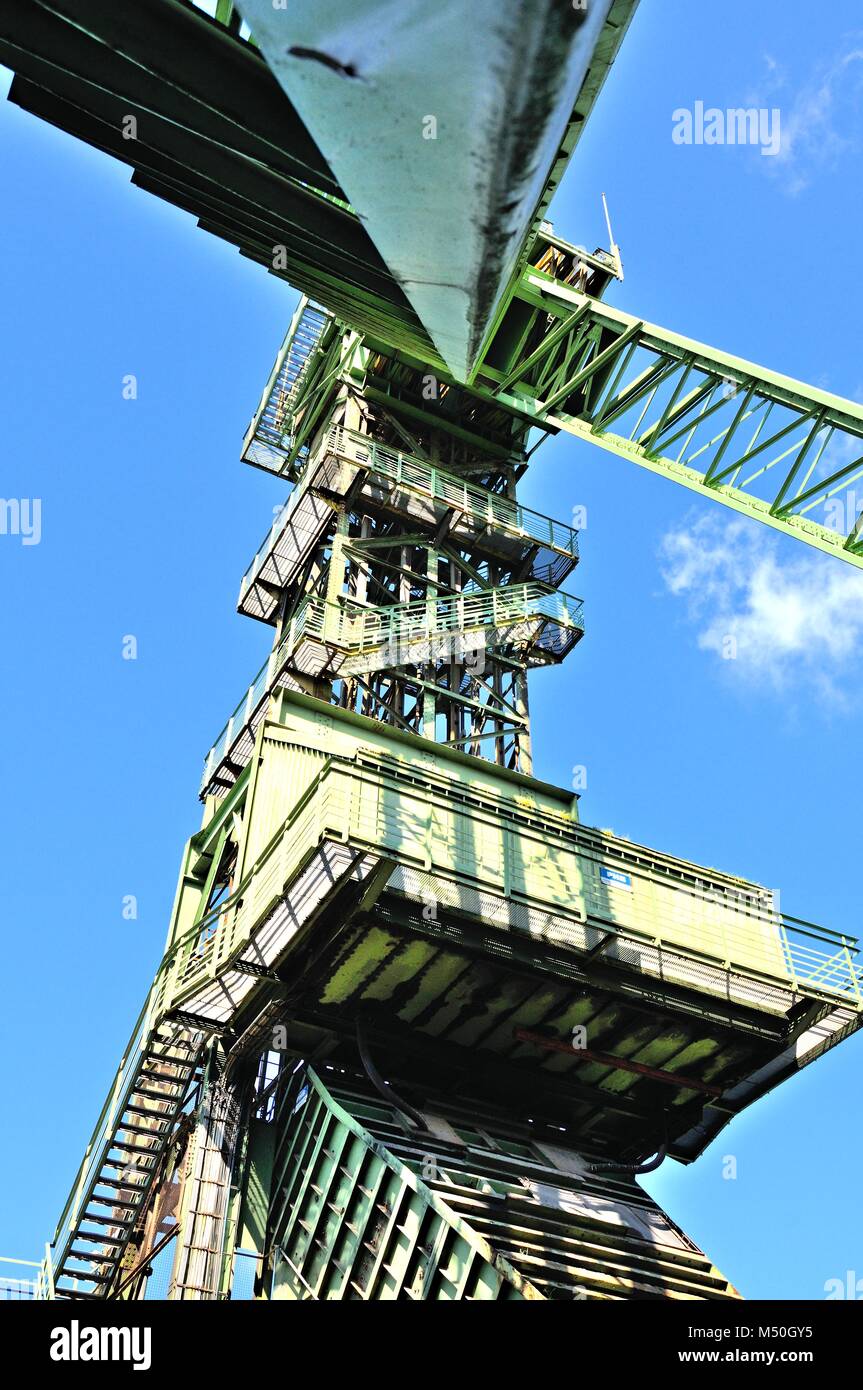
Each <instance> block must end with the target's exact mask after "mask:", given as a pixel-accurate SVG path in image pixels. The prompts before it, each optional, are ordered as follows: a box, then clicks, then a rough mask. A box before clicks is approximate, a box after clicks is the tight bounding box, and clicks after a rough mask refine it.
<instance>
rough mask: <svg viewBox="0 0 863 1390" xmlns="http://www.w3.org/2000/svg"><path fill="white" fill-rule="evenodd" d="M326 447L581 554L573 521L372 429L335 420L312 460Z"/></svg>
mask: <svg viewBox="0 0 863 1390" xmlns="http://www.w3.org/2000/svg"><path fill="white" fill-rule="evenodd" d="M325 453H329V454H335V455H336V456H338V457H341V458H344V459H347V460H348V461H349V462H350V463H355V464H357V465H359V466H360V467H363V468H367V469H368V470H369V472H370V473H373V474H378V475H379V476H380V477H381V478H383V479H385V480H386V481H387V482H389V483H393V484H396V485H398V486H399V487H403V488H405V489H407V490H408V491H411V492H414V493H417V494H418V495H420V496H422V497H427V498H429V499H431V500H432V501H435V502H439V503H441V504H442V505H443V506H445V507H447V508H452V509H454V510H456V511H458V512H461V513H463V514H464V515H465V516H467V517H469V518H470V520H471V521H472V522H474V523H475V524H476V525H478V526H480V527H488V528H490V529H493V530H497V531H501V532H504V533H505V534H507V535H509V536H511V537H517V538H520V539H522V540H525V541H527V542H533V543H535V544H536V545H539V546H546V547H549V548H550V549H552V550H556V551H559V552H560V553H561V554H563V555H568V556H571V557H572V558H573V559H577V558H578V532H577V531H576V530H575V529H574V528H573V527H572V526H568V525H566V523H565V522H562V521H555V520H553V518H552V517H550V516H544V515H543V513H542V512H534V511H531V509H530V508H529V507H523V506H521V504H520V503H518V502H512V501H510V500H509V498H507V497H502V496H501V495H500V494H499V493H496V492H491V491H490V490H489V489H488V488H482V487H477V486H476V484H475V483H469V482H467V481H465V480H464V479H463V478H460V477H458V475H457V474H455V473H449V472H447V471H446V470H445V469H442V468H437V467H436V466H435V465H434V464H432V463H428V462H426V460H424V459H420V458H417V457H415V456H414V455H412V454H404V453H402V452H400V451H399V450H397V449H392V448H390V447H389V445H386V444H381V443H380V442H379V441H378V440H376V439H372V438H371V437H370V436H369V435H367V434H360V433H359V431H357V430H350V429H345V428H344V427H342V426H339V425H335V426H333V428H332V429H331V430H330V431H329V432H328V433H327V435H326V438H325V440H324V441H323V442H322V443H321V444H320V445H319V446H318V448H317V449H316V451H315V453H314V454H313V455H312V458H311V460H310V463H311V465H313V464H314V461H315V459H316V458H318V457H320V456H322V455H323V454H325Z"/></svg>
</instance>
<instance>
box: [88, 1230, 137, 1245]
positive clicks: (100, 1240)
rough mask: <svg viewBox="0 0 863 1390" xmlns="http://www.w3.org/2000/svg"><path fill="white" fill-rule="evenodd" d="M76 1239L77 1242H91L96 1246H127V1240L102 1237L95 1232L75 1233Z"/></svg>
mask: <svg viewBox="0 0 863 1390" xmlns="http://www.w3.org/2000/svg"><path fill="white" fill-rule="evenodd" d="M75 1239H76V1240H89V1241H92V1242H93V1244H94V1245H125V1244H126V1242H125V1240H121V1239H120V1237H119V1236H100V1235H96V1233H95V1231H82V1230H78V1231H76V1232H75Z"/></svg>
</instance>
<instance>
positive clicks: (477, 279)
mask: <svg viewBox="0 0 863 1390" xmlns="http://www.w3.org/2000/svg"><path fill="white" fill-rule="evenodd" d="M636 3H637V0H589V3H587V4H582V3H580V0H577V3H575V4H573V3H570V0H473V3H472V4H471V5H470V6H465V4H464V0H435V3H433V4H429V3H428V0H290V3H289V4H286V5H281V4H274V3H273V0H240V3H239V8H240V10H241V11H242V14H243V16H244V18H245V19H246V21H247V22H248V24H249V27H250V28H251V31H252V33H253V35H254V38H255V41H256V43H257V44H258V46H259V47H260V49H261V51H262V53H263V54H264V56H265V58H266V60H267V62H268V64H269V66H270V68H271V70H272V72H273V74H274V75H275V77H276V78H277V79H278V81H279V82H280V83H281V85H282V87H283V88H284V90H285V92H286V93H287V94H288V96H289V98H290V101H291V103H292V105H293V106H294V107H295V108H296V110H297V111H298V112H299V114H300V116H301V118H302V120H303V121H304V123H305V125H306V127H307V129H308V130H309V132H310V134H311V135H312V137H313V139H314V140H315V142H316V144H317V146H318V147H319V148H320V149H321V151H322V152H323V154H324V156H325V158H326V159H327V161H328V163H329V165H330V167H331V169H332V170H333V173H334V175H335V177H336V178H337V179H338V181H339V183H340V184H341V186H342V187H343V188H344V190H345V192H346V195H347V197H348V198H349V200H350V202H351V204H352V206H353V207H354V208H355V209H356V211H357V213H358V214H359V216H360V218H361V220H362V223H363V225H364V227H365V229H366V231H367V232H368V234H369V236H370V237H371V239H372V241H373V242H374V244H375V246H376V247H377V249H378V251H379V252H380V254H381V256H382V257H383V259H384V261H385V262H386V264H387V266H388V268H389V270H390V272H391V273H392V274H393V276H394V278H395V279H396V281H397V282H398V283H399V285H400V286H401V288H402V290H403V292H404V294H405V295H406V297H407V299H408V300H409V301H410V303H411V305H412V306H413V308H414V310H415V311H416V313H417V315H418V316H419V318H420V319H421V321H422V323H423V325H424V327H425V328H426V331H427V332H428V333H429V335H430V337H431V338H432V340H433V342H434V343H435V346H436V347H437V349H438V352H439V353H440V354H441V357H442V358H443V360H444V361H445V362H446V363H447V366H448V367H449V370H450V371H451V372H452V374H453V376H454V377H455V378H456V379H457V380H460V381H465V380H467V379H468V377H469V375H470V372H471V368H472V367H473V365H474V362H475V360H476V358H477V355H478V353H479V351H480V348H481V346H482V344H483V341H484V340H485V338H486V336H487V334H488V331H489V329H490V327H491V326H492V323H493V321H494V317H495V313H496V310H497V309H498V308H499V306H500V305H501V303H502V300H503V297H504V294H505V292H506V290H507V288H508V287H509V286H510V285H511V283H512V282H513V279H514V277H515V275H516V273H517V270H518V268H519V263H520V258H521V255H522V252H523V249H524V246H525V242H526V240H527V239H528V237H529V235H530V233H531V231H532V229H533V228H535V227H536V225H537V222H538V219H539V218H540V216H541V215H542V213H543V212H544V211H545V208H546V207H547V204H548V201H549V199H550V196H551V193H552V192H553V190H554V188H555V187H556V185H557V183H558V182H559V179H560V176H561V175H562V172H563V168H564V167H565V164H566V162H567V160H568V157H569V155H570V153H571V152H572V149H573V147H574V145H575V143H576V140H577V138H578V134H579V131H580V128H581V126H582V125H583V123H584V120H585V118H586V115H587V114H588V112H589V110H590V107H591V106H592V104H593V100H594V99H595V97H596V94H597V92H598V90H599V87H600V86H601V84H602V80H603V79H604V77H605V75H606V73H607V71H608V69H609V67H610V66H611V63H612V61H613V58H614V56H615V54H616V52H617V49H618V47H619V44H620V42H621V39H622V37H623V33H624V32H625V30H626V27H627V25H628V23H629V20H630V18H631V16H632V13H633V11H634V9H635V5H636Z"/></svg>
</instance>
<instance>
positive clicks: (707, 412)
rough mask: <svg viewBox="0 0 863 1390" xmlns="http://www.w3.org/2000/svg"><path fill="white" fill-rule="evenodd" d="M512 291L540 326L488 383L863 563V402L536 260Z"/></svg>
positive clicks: (548, 425)
mask: <svg viewBox="0 0 863 1390" xmlns="http://www.w3.org/2000/svg"><path fill="white" fill-rule="evenodd" d="M513 303H520V304H521V305H523V306H525V305H527V306H530V307H531V308H532V309H533V310H534V311H535V314H536V329H535V334H536V337H535V339H533V338H530V337H528V339H527V347H526V349H525V348H522V349H520V350H517V351H516V352H515V353H514V354H513V355H512V358H511V360H507V359H506V358H505V357H501V356H498V360H497V365H495V366H492V364H491V361H490V360H487V361H484V362H482V363H481V364H480V366H479V368H478V371H477V376H476V380H475V382H474V385H473V388H472V389H473V390H474V391H475V392H476V393H477V394H479V395H481V396H486V397H487V398H489V399H493V400H496V401H498V402H499V403H500V404H501V405H505V406H507V407H508V408H509V409H511V410H514V411H516V412H517V413H518V414H519V415H521V416H522V417H523V418H531V419H533V420H535V422H536V423H537V424H538V425H540V426H542V427H543V428H544V429H547V430H550V431H555V432H556V431H558V430H565V431H566V432H567V433H569V434H574V435H576V436H578V437H579V438H582V439H585V440H588V441H590V443H592V444H598V445H599V446H600V447H601V448H603V449H607V450H608V451H610V452H611V453H614V454H617V455H618V456H619V457H620V458H625V459H629V460H630V461H631V462H633V463H637V464H640V465H641V466H642V467H644V468H648V469H650V470H651V471H652V472H654V473H659V474H660V475H662V476H663V477H666V478H669V479H671V480H672V481H673V482H677V483H682V484H683V485H684V486H685V487H688V488H690V489H692V490H693V491H695V492H699V493H701V494H702V496H707V497H712V498H714V499H715V500H716V501H718V502H721V503H723V504H724V505H725V506H728V507H731V508H733V509H734V510H736V511H738V512H741V513H743V514H744V515H746V516H750V517H752V518H753V519H755V520H757V521H761V522H763V523H766V524H767V525H768V526H771V527H773V528H774V529H776V530H779V531H783V532H784V533H785V534H786V535H790V536H794V537H795V538H796V539H798V540H802V541H805V542H806V543H807V544H809V545H811V546H814V547H815V548H816V549H818V550H822V551H824V552H826V553H827V554H831V555H835V556H838V557H839V558H840V559H842V560H845V561H846V562H848V563H849V564H852V565H855V566H856V567H857V568H859V569H863V405H861V404H860V403H859V402H857V401H850V400H846V399H844V398H843V397H841V396H835V395H833V394H832V393H830V392H828V391H823V390H821V389H820V388H819V387H816V386H808V385H806V384H805V383H803V382H800V381H795V380H793V379H792V378H791V377H786V376H782V375H781V374H780V373H779V372H774V371H771V370H769V369H768V368H766V367H759V366H757V365H756V364H755V363H753V362H747V361H745V360H744V359H742V358H739V357H734V356H732V355H731V354H730V353H726V352H722V351H720V350H719V349H718V348H713V347H709V346H708V345H707V344H705V343H699V342H696V341H694V340H693V339H690V338H684V337H683V336H682V335H680V334H679V333H673V332H671V331H670V330H669V329H666V328H660V327H658V326H657V325H656V324H651V323H646V322H644V321H643V320H641V319H638V318H635V317H634V316H633V315H632V314H627V313H625V312H624V311H623V310H621V309H617V308H613V307H612V306H611V305H608V304H605V303H603V302H601V301H599V300H596V299H592V298H590V297H589V296H587V295H584V294H580V293H578V292H577V291H575V290H573V289H572V288H571V287H570V286H569V285H565V284H562V283H560V282H559V281H555V280H552V279H551V278H549V277H548V276H545V275H542V274H540V273H539V272H536V271H533V270H532V269H530V268H528V269H526V270H525V271H524V273H523V275H522V278H521V282H520V285H519V287H518V289H517V292H516V299H515V300H514V301H513ZM549 323H554V324H555V327H554V328H551V329H549V328H548V327H547V325H548V324H549ZM504 327H505V325H504ZM502 336H503V338H504V339H505V338H506V333H504V334H503V335H502ZM493 346H494V345H493ZM490 355H491V356H493V355H494V354H493V353H492V354H490Z"/></svg>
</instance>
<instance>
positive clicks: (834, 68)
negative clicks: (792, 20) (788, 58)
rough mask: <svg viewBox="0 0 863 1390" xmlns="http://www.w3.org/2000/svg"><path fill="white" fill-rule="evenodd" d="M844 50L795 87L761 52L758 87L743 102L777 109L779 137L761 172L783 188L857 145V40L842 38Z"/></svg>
mask: <svg viewBox="0 0 863 1390" xmlns="http://www.w3.org/2000/svg"><path fill="white" fill-rule="evenodd" d="M846 45H847V46H846V49H845V51H844V52H842V53H839V54H837V55H836V56H835V57H834V58H832V59H831V60H829V61H828V62H821V63H819V64H818V65H817V66H816V67H815V68H814V69H813V71H812V73H811V74H810V76H809V77H807V78H806V79H805V80H804V81H803V83H802V84H801V85H800V86H799V88H798V89H797V91H796V92H795V91H794V90H793V89H792V84H791V82H790V80H789V78H788V74H787V72H786V71H785V69H784V68H783V67H782V66H781V65H780V64H779V63H778V62H777V61H776V59H775V58H773V57H772V56H771V55H769V54H766V55H765V58H764V63H765V69H766V71H765V73H764V76H763V78H762V81H761V85H760V88H759V89H758V90H757V91H755V92H753V93H751V94H750V97H749V104H751V105H754V106H776V105H777V104H778V106H779V110H780V128H781V138H780V143H779V150H778V152H777V154H776V155H775V157H774V158H773V159H768V160H760V161H759V163H760V164H761V165H762V166H763V169H764V172H766V173H768V174H770V175H772V176H774V177H776V176H778V177H780V178H782V180H783V182H784V185H785V189H786V192H788V193H790V194H792V195H796V194H798V193H801V192H802V191H803V190H804V189H805V188H808V187H809V185H810V183H812V181H813V180H814V179H815V178H816V176H817V175H818V174H819V173H822V172H823V171H824V170H825V169H832V168H835V167H836V164H837V162H838V160H839V159H840V157H841V156H842V155H843V154H845V153H846V152H849V151H854V150H857V149H859V147H860V138H859V131H860V110H861V98H863V41H861V36H860V35H854V36H853V38H851V39H848V40H846Z"/></svg>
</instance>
